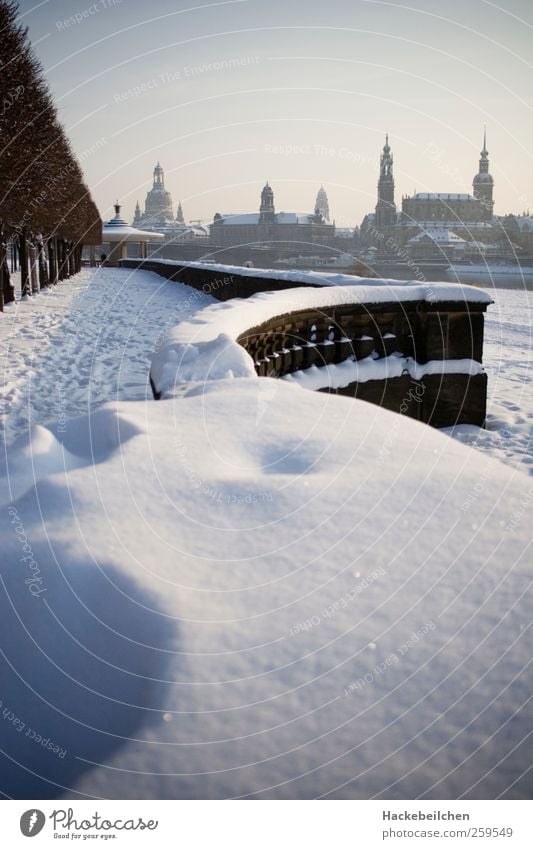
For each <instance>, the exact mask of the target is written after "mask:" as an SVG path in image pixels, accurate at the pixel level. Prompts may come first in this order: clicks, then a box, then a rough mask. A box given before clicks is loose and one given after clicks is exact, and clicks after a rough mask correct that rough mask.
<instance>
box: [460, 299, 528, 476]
mask: <svg viewBox="0 0 533 849" xmlns="http://www.w3.org/2000/svg"><path fill="white" fill-rule="evenodd" d="M493 291H494V298H495V304H494V306H493V307H491V308H490V310H489V311H488V312H487V314H486V316H485V343H484V346H483V364H484V367H485V370H486V372H487V375H488V399H487V427H486V428H485V429H483V430H481V429H479V428H477V427H470V426H468V425H459V426H457V427H456V428H454V429H450V430H449V431H447V432H449V433H451V434H453V436H454V437H455V438H457V439H458V440H460V441H461V442H463V443H465V444H467V445H471V446H472V447H474V448H477V449H479V450H481V451H483V452H484V453H487V454H489V455H491V456H492V457H495V458H496V459H498V460H501V461H503V462H505V463H509V465H511V466H512V467H513V468H520V469H522V470H523V471H524V472H526V473H529V474H533V440H532V428H533V403H532V401H533V399H532V392H531V387H532V366H533V361H532V353H531V351H532V348H533V344H532V343H533V338H532V336H533V330H532V328H533V314H532V310H533V293H532V292H528V291H526V290H525V289H496V290H493Z"/></svg>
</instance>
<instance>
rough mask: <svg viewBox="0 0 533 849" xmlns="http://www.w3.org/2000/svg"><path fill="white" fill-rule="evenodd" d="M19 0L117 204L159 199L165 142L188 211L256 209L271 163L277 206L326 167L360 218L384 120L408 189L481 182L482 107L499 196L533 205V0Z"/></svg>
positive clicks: (82, 148) (77, 139) (101, 182)
mask: <svg viewBox="0 0 533 849" xmlns="http://www.w3.org/2000/svg"><path fill="white" fill-rule="evenodd" d="M20 6H21V13H22V14H23V16H24V20H25V22H26V23H27V24H28V26H29V30H30V37H31V38H32V41H33V42H34V45H35V49H36V51H37V53H38V55H39V56H40V58H41V60H42V62H43V65H44V68H45V70H46V74H47V77H48V80H49V83H50V86H51V88H52V90H53V92H54V95H55V97H56V101H57V105H58V108H59V113H60V116H61V119H62V121H63V122H64V124H65V126H66V127H67V129H68V132H69V135H70V138H71V140H72V143H73V146H74V149H75V151H76V153H77V154H78V156H80V157H81V159H82V165H83V168H84V170H85V173H86V176H87V180H88V183H89V185H90V186H91V189H92V190H93V193H94V198H95V200H96V202H97V204H98V206H99V208H100V210H101V212H102V215H103V216H104V217H108V216H109V215H110V213H111V205H112V203H113V202H114V200H115V198H116V197H119V198H120V199H121V200H122V202H123V205H124V212H125V214H126V215H127V216H128V217H130V216H131V214H132V212H133V207H134V205H135V201H136V199H137V198H139V200H140V201H141V205H142V204H143V203H144V197H145V194H146V191H147V189H148V188H150V185H151V175H152V169H153V166H154V164H155V161H156V160H157V159H160V161H161V164H162V165H163V167H164V168H165V176H166V184H167V188H168V189H169V190H170V191H171V193H172V196H173V200H174V204H175V205H176V204H177V202H178V200H179V199H181V201H182V203H183V207H184V212H185V215H186V217H187V218H188V219H202V220H204V221H209V220H211V219H212V216H213V214H214V213H215V212H217V211H219V212H238V211H249V210H255V209H256V208H257V206H258V202H259V200H258V199H259V193H260V190H261V187H262V185H263V184H264V182H265V180H266V179H267V178H268V179H269V181H270V183H271V185H272V186H273V188H274V192H275V201H276V208H277V209H278V210H295V209H296V210H301V211H308V210H311V209H312V207H313V204H314V198H315V196H316V192H317V190H318V188H319V186H320V184H321V183H323V184H324V186H325V187H326V190H327V192H328V196H329V201H330V208H331V211H332V214H333V215H334V216H335V217H336V219H337V223H339V222H340V223H344V224H350V225H353V224H359V223H360V221H361V219H362V217H363V215H364V214H365V213H366V212H367V211H370V210H371V209H373V207H374V205H375V196H376V182H377V174H378V160H379V153H380V149H381V147H382V145H383V142H384V134H385V131H386V130H388V131H389V134H390V143H391V146H392V150H393V153H394V158H395V179H396V199H397V203H398V205H400V203H401V196H402V194H410V193H412V192H413V191H414V190H415V189H416V190H418V191H452V192H464V191H471V184H472V177H473V175H474V173H475V172H476V171H477V166H478V159H479V151H480V149H481V141H482V135H483V124H484V123H486V124H487V137H488V148H489V152H490V161H491V172H492V174H493V176H494V179H495V183H496V185H495V201H496V212H497V213H498V214H503V213H505V212H508V211H513V212H521V211H522V209H523V208H525V207H528V206H529V207H530V208H531V209H532V210H533V177H532V174H533V168H532V151H531V148H532V144H533V132H532V130H533V126H532V118H531V107H532V97H531V92H532V91H533V84H532V83H533V79H532V73H531V53H532V51H531V44H532V41H533V13H532V8H533V7H532V6H531V3H530V2H529V0H506V2H504V3H501V4H498V3H493V2H487V0H468V2H465V0H461V2H459V0H448V2H447V3H442V2H440V1H439V2H436V0H411V2H410V3H409V2H406V3H399V2H394V0H393V1H392V2H381V0H334V2H317V0H307V2H304V0H268V2H265V1H264V0H234V2H223V3H216V2H212V3H205V2H195V1H194V0H178V2H171V0H152V2H141V0H121V2H119V0H96V2H95V3H90V2H87V0H70V1H69V2H65V0H45V2H42V0H37V2H33V3H32V2H27V0H23V2H21V4H20ZM75 16H78V20H77V21H76V20H75V19H74V20H72V18H75ZM69 19H71V20H69Z"/></svg>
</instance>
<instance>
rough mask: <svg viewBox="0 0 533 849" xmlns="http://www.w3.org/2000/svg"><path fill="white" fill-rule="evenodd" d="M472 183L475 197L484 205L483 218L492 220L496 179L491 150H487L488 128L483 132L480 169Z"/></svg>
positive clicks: (483, 219)
mask: <svg viewBox="0 0 533 849" xmlns="http://www.w3.org/2000/svg"><path fill="white" fill-rule="evenodd" d="M472 185H473V188H474V197H475V198H477V199H478V200H479V201H480V203H481V206H482V218H481V220H482V221H492V213H493V209H494V200H493V198H492V193H493V191H494V180H493V179H492V176H491V174H489V152H488V150H487V131H486V130H485V132H484V134H483V150H482V151H481V159H480V160H479V171H478V173H477V174H476V176H475V177H474V180H473V184H472Z"/></svg>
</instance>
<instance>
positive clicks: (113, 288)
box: [0, 269, 213, 442]
mask: <svg viewBox="0 0 533 849" xmlns="http://www.w3.org/2000/svg"><path fill="white" fill-rule="evenodd" d="M133 279H134V280H135V285H132V280H133ZM18 291H20V287H18ZM180 295H181V297H180ZM212 302H213V298H211V297H209V296H208V295H205V294H203V293H201V292H197V291H195V290H193V289H190V288H189V287H187V286H183V287H180V289H179V290H177V287H176V286H175V284H172V283H169V282H168V281H166V280H163V278H161V277H157V276H156V275H154V274H151V273H149V272H145V271H136V272H135V276H134V278H133V276H132V274H131V272H129V271H126V270H122V269H97V270H94V271H93V270H86V271H82V272H81V274H78V275H77V276H76V277H74V278H71V279H70V280H68V281H65V282H63V283H61V284H59V285H58V286H55V287H53V288H51V289H45V290H43V291H41V293H40V294H39V295H37V296H34V297H31V298H27V299H25V300H24V302H22V303H21V302H20V301H19V302H17V303H16V304H11V305H9V306H6V308H5V312H4V313H3V314H0V346H1V347H0V350H1V352H2V360H1V371H0V374H1V382H2V393H1V396H2V400H1V402H0V404H1V406H0V441H3V442H10V441H12V440H13V438H14V437H15V436H16V435H17V434H19V433H20V432H21V431H22V430H24V429H27V428H28V427H29V426H30V425H31V424H33V423H39V424H43V423H47V422H53V421H56V422H59V423H64V422H65V421H66V420H67V419H68V418H71V417H72V416H76V415H80V414H82V413H86V412H88V411H89V410H91V409H94V407H95V406H96V405H99V404H102V403H103V402H105V401H108V400H110V399H112V398H117V399H125V400H136V399H143V398H145V397H150V398H151V397H152V392H151V389H150V384H149V381H148V372H149V369H150V360H151V357H152V355H153V352H154V348H157V347H158V345H160V344H161V341H162V339H163V336H164V333H165V331H166V329H167V328H169V327H171V326H172V325H174V324H175V323H176V322H178V321H180V320H181V319H182V318H184V317H187V316H188V315H189V314H192V313H194V312H195V311H196V310H197V309H198V308H199V307H201V306H205V305H207V304H210V303H212Z"/></svg>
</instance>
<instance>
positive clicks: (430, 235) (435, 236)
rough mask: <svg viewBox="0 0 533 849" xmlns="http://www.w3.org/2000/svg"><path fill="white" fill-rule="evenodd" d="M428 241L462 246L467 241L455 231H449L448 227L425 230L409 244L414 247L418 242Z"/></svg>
mask: <svg viewBox="0 0 533 849" xmlns="http://www.w3.org/2000/svg"><path fill="white" fill-rule="evenodd" d="M427 239H430V240H431V241H432V242H436V243H438V244H460V243H464V241H465V240H464V239H461V237H460V236H458V235H457V233H454V232H453V230H448V228H447V227H434V228H432V229H428V230H424V231H423V232H422V233H417V235H416V236H413V237H412V238H411V239H409V241H408V242H407V244H408V245H413V244H417V243H418V242H424V241H426V240H427Z"/></svg>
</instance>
